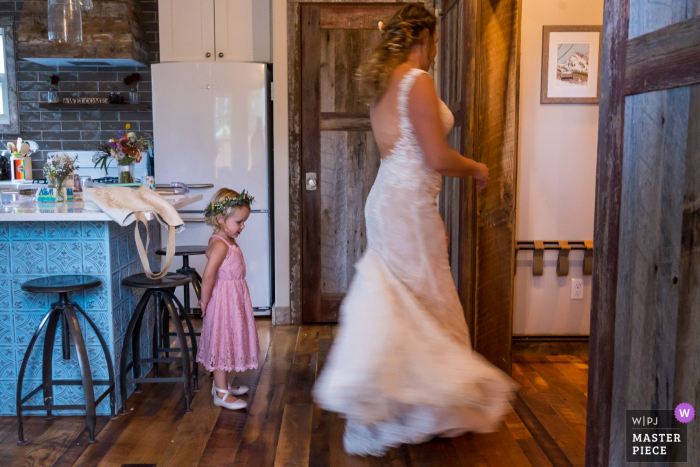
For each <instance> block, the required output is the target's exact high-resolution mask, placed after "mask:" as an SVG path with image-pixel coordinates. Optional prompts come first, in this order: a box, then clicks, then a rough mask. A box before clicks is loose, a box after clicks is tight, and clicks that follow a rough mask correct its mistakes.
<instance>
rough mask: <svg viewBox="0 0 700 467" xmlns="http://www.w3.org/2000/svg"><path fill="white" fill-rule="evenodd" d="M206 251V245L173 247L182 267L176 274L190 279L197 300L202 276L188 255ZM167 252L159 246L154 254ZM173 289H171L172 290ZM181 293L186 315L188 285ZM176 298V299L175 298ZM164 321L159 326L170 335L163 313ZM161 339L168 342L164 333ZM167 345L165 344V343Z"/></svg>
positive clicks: (188, 293) (188, 311) (199, 296)
mask: <svg viewBox="0 0 700 467" xmlns="http://www.w3.org/2000/svg"><path fill="white" fill-rule="evenodd" d="M206 252H207V247H206V246H201V245H200V246H197V245H183V246H176V247H175V256H182V267H181V268H180V269H178V270H177V271H176V272H177V273H178V274H182V275H184V276H188V277H189V278H190V279H192V288H193V289H194V293H195V295H196V296H197V299H198V300H201V299H202V276H200V275H199V272H197V270H196V269H195V268H192V267H190V255H192V256H195V255H203V254H206ZM166 253H167V250H165V249H163V248H161V249H159V250H156V254H157V255H158V256H165V255H166ZM174 291H175V289H173V292H174ZM182 293H183V301H184V302H185V307H184V310H185V313H186V314H188V315H191V314H192V310H191V309H190V286H189V284H188V285H185V287H184V289H183V290H182ZM175 300H177V299H175ZM178 305H179V307H180V309H182V305H180V304H179V302H178ZM163 317H164V321H163V325H162V326H161V330H162V331H163V332H164V333H168V334H167V336H172V335H174V334H175V333H172V332H169V329H170V326H169V325H168V315H167V314H164V315H163ZM195 335H196V336H201V335H202V333H201V332H195ZM161 339H162V340H163V341H164V342H166V343H167V342H170V339H168V337H166V334H164V335H163V336H162V337H161ZM166 347H167V345H166ZM168 356H169V354H167V353H166V357H168ZM210 376H212V377H213V376H214V373H211V374H210Z"/></svg>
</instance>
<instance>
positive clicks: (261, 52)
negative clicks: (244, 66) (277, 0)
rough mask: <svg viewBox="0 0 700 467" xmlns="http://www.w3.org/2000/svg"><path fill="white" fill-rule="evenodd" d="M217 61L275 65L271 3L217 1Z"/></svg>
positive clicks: (264, 1) (244, 0)
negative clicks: (273, 59)
mask: <svg viewBox="0 0 700 467" xmlns="http://www.w3.org/2000/svg"><path fill="white" fill-rule="evenodd" d="M214 3H215V5H216V16H215V18H216V19H215V20H216V59H217V60H223V61H231V62H266V63H270V62H272V50H271V39H270V31H271V28H270V26H271V23H272V12H271V9H270V0H214Z"/></svg>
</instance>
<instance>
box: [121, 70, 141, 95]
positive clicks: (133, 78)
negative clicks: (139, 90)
mask: <svg viewBox="0 0 700 467" xmlns="http://www.w3.org/2000/svg"><path fill="white" fill-rule="evenodd" d="M139 81H141V75H139V74H138V73H132V74H130V75H129V76H127V77H126V78H124V84H126V85H127V86H131V90H132V91H136V87H137V86H138V82H139Z"/></svg>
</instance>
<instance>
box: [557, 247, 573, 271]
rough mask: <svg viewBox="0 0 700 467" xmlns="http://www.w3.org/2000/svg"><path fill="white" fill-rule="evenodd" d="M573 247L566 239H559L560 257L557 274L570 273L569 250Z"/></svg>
mask: <svg viewBox="0 0 700 467" xmlns="http://www.w3.org/2000/svg"><path fill="white" fill-rule="evenodd" d="M570 251H571V247H570V246H569V242H567V241H566V240H559V258H558V259H557V276H568V275H569V252H570Z"/></svg>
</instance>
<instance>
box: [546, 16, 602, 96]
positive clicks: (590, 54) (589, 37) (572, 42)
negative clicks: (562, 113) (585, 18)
mask: <svg viewBox="0 0 700 467" xmlns="http://www.w3.org/2000/svg"><path fill="white" fill-rule="evenodd" d="M602 37H603V27H602V26H544V28H543V31H542V90H541V93H540V103H541V104H597V103H598V100H599V94H600V50H601V43H602Z"/></svg>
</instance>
